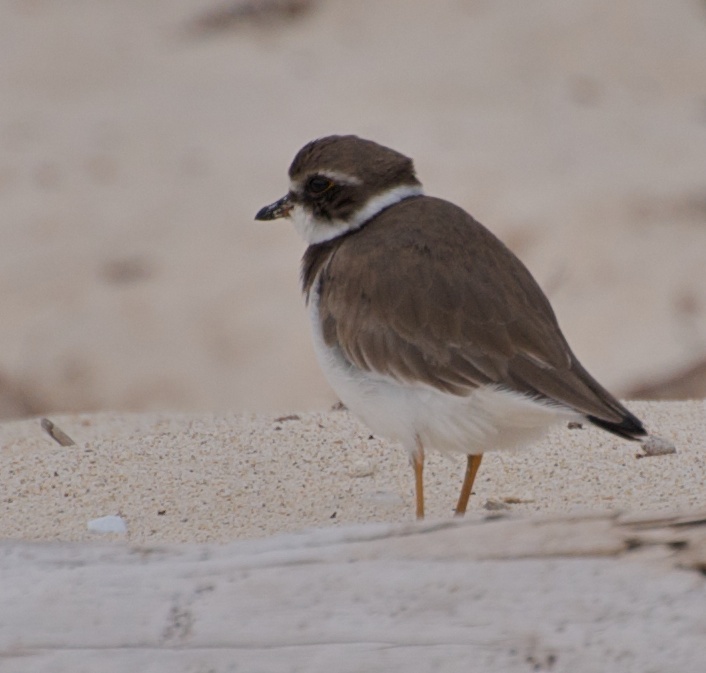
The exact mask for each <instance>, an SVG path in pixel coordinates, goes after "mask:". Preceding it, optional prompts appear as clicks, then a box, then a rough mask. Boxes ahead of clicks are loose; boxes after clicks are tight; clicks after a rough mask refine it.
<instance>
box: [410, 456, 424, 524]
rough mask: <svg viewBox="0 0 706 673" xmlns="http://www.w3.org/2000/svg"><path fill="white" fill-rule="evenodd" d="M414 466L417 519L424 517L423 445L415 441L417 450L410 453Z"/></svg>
mask: <svg viewBox="0 0 706 673" xmlns="http://www.w3.org/2000/svg"><path fill="white" fill-rule="evenodd" d="M412 467H413V468H414V490H415V492H416V494H417V519H423V518H424V447H423V446H422V445H421V444H420V443H419V442H417V450H416V452H415V453H414V454H413V455H412Z"/></svg>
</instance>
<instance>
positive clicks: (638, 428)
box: [586, 411, 647, 440]
mask: <svg viewBox="0 0 706 673" xmlns="http://www.w3.org/2000/svg"><path fill="white" fill-rule="evenodd" d="M586 418H588V420H589V421H591V423H593V424H594V425H597V426H598V427H599V428H603V429H604V430H607V431H608V432H612V433H613V434H614V435H618V437H623V438H624V439H635V440H636V439H641V438H642V437H646V436H647V430H645V426H644V425H642V421H640V419H639V418H637V416H633V415H632V414H631V413H630V412H629V411H628V412H627V414H626V415H625V416H623V418H622V419H621V420H620V422H618V423H614V422H612V421H604V420H603V419H601V418H596V417H595V416H586Z"/></svg>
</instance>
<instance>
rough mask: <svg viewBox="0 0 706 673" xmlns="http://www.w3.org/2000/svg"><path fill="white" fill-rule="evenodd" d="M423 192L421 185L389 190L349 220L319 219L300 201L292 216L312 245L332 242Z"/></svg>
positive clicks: (301, 234) (301, 232) (305, 238)
mask: <svg viewBox="0 0 706 673" xmlns="http://www.w3.org/2000/svg"><path fill="white" fill-rule="evenodd" d="M321 175H323V173H321ZM327 177H330V176H327ZM332 179H333V178H332ZM292 189H293V191H296V190H295V189H294V185H292ZM422 194H424V190H423V189H422V187H421V185H401V186H399V187H394V188H392V189H388V190H387V191H385V192H380V194H378V195H377V196H374V197H373V198H371V199H370V200H369V201H368V202H367V203H366V204H365V205H364V206H363V207H362V208H360V209H359V210H358V211H356V212H355V213H353V215H352V216H351V218H350V219H349V220H345V221H344V220H319V219H317V218H316V217H314V214H313V213H312V212H311V211H309V210H307V209H306V208H304V206H302V205H301V204H300V203H297V204H296V205H295V206H294V207H293V208H292V211H291V213H290V215H289V217H290V219H291V220H292V223H293V224H294V228H295V229H296V230H297V232H298V233H299V235H300V236H301V237H302V238H303V239H304V241H305V242H306V243H308V244H309V245H315V244H317V243H323V242H324V241H330V240H331V239H332V238H336V237H337V236H340V235H341V234H345V233H346V232H347V231H353V230H355V229H359V228H360V227H362V226H363V225H364V224H365V223H366V222H367V221H368V220H370V219H372V218H373V217H375V216H376V215H377V214H378V213H379V212H380V211H382V210H384V209H385V208H389V207H390V206H392V205H394V204H395V203H397V202H398V201H402V200H403V199H408V198H409V197H410V196H421V195H422Z"/></svg>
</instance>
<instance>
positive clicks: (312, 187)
mask: <svg viewBox="0 0 706 673" xmlns="http://www.w3.org/2000/svg"><path fill="white" fill-rule="evenodd" d="M331 187H333V182H332V181H331V180H329V179H328V178H325V177H324V176H323V175H314V176H312V177H310V178H309V179H308V180H307V181H306V191H307V192H309V194H314V195H315V196H318V195H319V194H323V193H324V192H325V191H327V190H329V189H331Z"/></svg>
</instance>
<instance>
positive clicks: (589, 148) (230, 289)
mask: <svg viewBox="0 0 706 673" xmlns="http://www.w3.org/2000/svg"><path fill="white" fill-rule="evenodd" d="M0 60H1V62H2V64H3V65H2V67H1V68H0V89H1V91H2V96H0V101H1V102H0V106H1V108H0V109H1V110H2V114H0V227H1V231H2V246H0V315H2V321H0V343H2V348H1V349H0V399H1V404H0V413H1V414H2V417H4V418H13V417H21V416H27V415H31V414H40V413H49V412H58V411H66V412H73V411H81V412H86V411H94V410H117V411H150V410H166V411H190V412H194V411H195V412H199V411H213V412H243V411H256V412H267V413H270V412H272V413H280V412H281V413H285V412H292V411H303V410H316V409H319V410H320V409H325V408H326V407H327V406H329V405H330V404H331V403H333V402H334V401H335V398H334V397H333V394H332V393H331V392H330V390H329V389H328V387H327V386H326V384H325V382H324V381H323V379H322V377H321V376H320V374H319V372H318V370H317V367H316V364H315V362H314V358H313V354H312V349H311V346H310V343H309V334H308V325H307V323H306V316H305V311H304V309H303V306H302V301H301V297H300V294H299V289H298V284H297V282H298V281H297V276H298V261H299V257H300V255H301V253H302V251H303V244H302V243H301V242H300V241H299V240H298V239H297V238H296V235H295V233H294V231H293V230H292V229H291V228H290V227H289V226H287V224H286V223H285V224H282V223H255V222H254V221H253V215H254V213H255V212H256V210H257V209H258V208H259V207H260V206H262V205H264V204H266V203H269V202H271V201H272V200H274V199H275V198H278V197H279V196H281V195H282V194H283V193H284V191H285V190H286V186H287V180H286V169H287V167H288V165H289V162H290V161H291V159H292V157H293V155H294V153H295V152H296V151H297V150H298V149H299V147H300V146H301V145H303V144H304V143H305V142H307V141H308V140H310V139H312V138H314V137H317V136H322V135H326V134H330V133H357V134H360V135H363V136H366V137H370V138H372V139H375V140H377V141H379V142H382V143H384V144H388V145H390V146H392V147H394V148H396V149H398V150H400V151H402V152H404V153H406V154H408V155H409V156H411V157H413V158H414V159H415V162H416V165H417V170H418V173H419V176H420V178H421V179H422V181H423V183H424V184H425V187H426V189H427V192H428V193H430V194H434V195H438V196H442V197H445V198H448V199H450V200H452V201H455V202H457V203H458V204H460V205H462V206H463V207H465V208H467V209H468V210H469V211H470V212H471V213H473V214H474V215H475V216H476V217H477V218H478V219H480V220H481V221H482V222H483V223H484V224H486V226H488V227H490V228H491V229H492V230H493V231H494V232H496V233H497V234H498V235H499V236H500V237H501V238H503V239H504V240H505V241H506V242H507V243H508V244H509V245H510V246H511V247H512V248H513V249H514V250H515V251H516V252H517V253H518V254H519V255H520V256H521V257H522V258H523V260H525V262H526V263H527V264H528V266H529V267H530V268H531V270H532V271H533V272H534V273H535V275H536V276H537V278H538V280H539V281H540V283H541V284H542V285H543V287H544V288H545V289H546V291H547V292H548V294H549V296H550V298H551V300H552V302H553V304H554V306H555V308H556V311H557V314H558V316H559V320H560V323H561V324H562V326H563V328H564V330H565V332H566V334H567V336H568V338H569V341H570V342H571V344H572V345H573V347H574V349H575V351H576V352H577V354H578V355H579V357H580V358H581V359H582V361H583V362H584V364H585V365H586V366H587V367H588V368H589V369H590V370H591V371H592V372H593V373H594V374H595V375H596V376H597V377H598V378H599V379H600V380H602V381H603V382H604V383H605V384H606V385H608V386H609V387H611V388H612V389H614V390H615V391H616V392H617V393H619V394H621V395H627V396H639V397H648V398H650V397H652V398H655V397H660V396H666V397H681V398H687V397H703V396H704V395H706V3H704V2H703V0H674V1H673V2H669V3H664V2H657V1H656V0H621V1H620V2H614V1H611V0H582V1H580V2H571V3H567V2H562V1H561V0H540V1H538V2H532V3H518V2H510V1H503V0H496V1H493V2H491V1H490V0H473V1H471V0H468V1H459V0H454V1H452V0H443V1H440V2H434V3H431V2H421V1H417V2H410V1H409V0H385V1H380V0H361V1H357V2H346V1H345V0H318V1H316V0H309V1H307V0H299V1H298V2H297V1H289V2H287V1H285V0H281V1H269V0H262V2H257V1H255V0H252V1H251V2H244V1H234V2H230V3H229V2H222V3H219V2H212V3H211V2H203V0H199V1H196V0H168V1H167V0H151V1H149V2H142V3H124V2H118V1H115V0H114V1H105V2H93V1H91V0H67V1H65V2H61V3H58V2H50V1H49V0H44V1H42V0H24V1H20V0H17V1H8V2H4V3H2V4H0Z"/></svg>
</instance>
